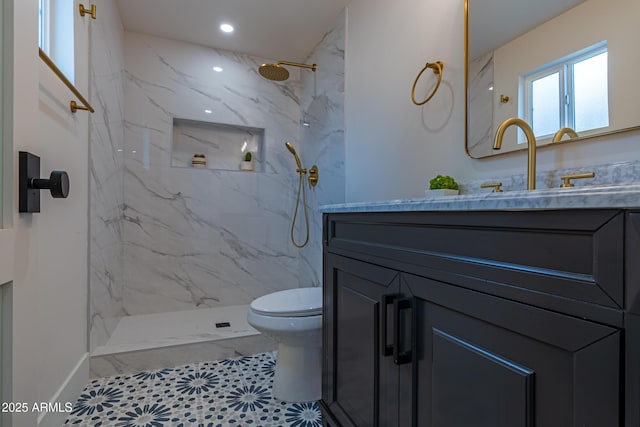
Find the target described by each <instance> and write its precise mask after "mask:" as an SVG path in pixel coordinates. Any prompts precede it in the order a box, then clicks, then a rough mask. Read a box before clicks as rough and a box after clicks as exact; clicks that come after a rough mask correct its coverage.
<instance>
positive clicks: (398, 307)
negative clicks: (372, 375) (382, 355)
mask: <svg viewBox="0 0 640 427" xmlns="http://www.w3.org/2000/svg"><path fill="white" fill-rule="evenodd" d="M411 309H412V304H411V300H410V299H408V298H403V299H399V300H395V301H394V303H393V311H394V317H395V319H394V323H395V325H394V329H395V331H394V337H393V363H395V364H396V365H404V364H405V363H411V356H412V355H411V348H412V346H413V339H412V336H413V333H414V331H413V313H412V312H411V311H409V319H410V320H409V325H408V328H407V326H405V322H404V321H403V317H402V314H403V313H404V312H406V311H407V310H411ZM405 339H407V341H409V346H408V349H406V350H404V347H403V345H404V340H405Z"/></svg>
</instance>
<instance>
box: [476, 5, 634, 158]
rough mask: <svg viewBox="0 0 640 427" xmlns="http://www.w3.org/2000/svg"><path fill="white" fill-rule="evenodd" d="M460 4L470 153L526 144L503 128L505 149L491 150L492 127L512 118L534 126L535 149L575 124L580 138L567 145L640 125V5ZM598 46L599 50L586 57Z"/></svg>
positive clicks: (481, 154)
mask: <svg viewBox="0 0 640 427" xmlns="http://www.w3.org/2000/svg"><path fill="white" fill-rule="evenodd" d="M465 1H466V6H467V7H466V15H465V17H466V21H465V22H466V23H465V26H466V27H467V28H468V31H467V32H466V40H467V42H466V48H467V49H466V58H467V63H466V69H465V71H466V73H467V75H466V76H467V78H466V82H467V86H466V96H467V102H466V107H467V116H466V140H465V142H466V145H465V148H466V150H467V153H468V154H469V155H470V156H471V157H473V158H482V157H487V156H493V155H499V154H502V153H506V152H509V151H514V150H521V149H523V147H524V144H519V143H518V142H519V141H520V140H521V139H520V138H518V137H517V132H516V130H515V129H510V130H508V131H507V133H506V134H505V138H504V139H503V145H502V150H500V151H498V152H497V151H495V150H493V149H492V146H493V137H494V135H495V132H496V130H497V128H498V126H499V125H500V123H502V122H504V120H506V119H508V118H510V117H520V118H522V119H524V120H526V121H527V122H529V123H530V124H531V123H532V122H534V124H533V127H534V129H535V132H536V134H538V135H539V136H540V137H541V138H540V140H539V144H538V145H547V144H551V143H552V138H551V137H550V136H551V135H553V133H554V132H556V131H558V130H559V129H560V128H562V127H571V128H574V129H576V131H577V132H578V134H579V138H571V140H572V141H576V140H583V139H585V138H592V137H595V136H602V135H607V134H611V133H616V132H623V131H629V130H637V129H640V117H639V116H638V114H637V112H638V111H640V93H639V89H638V85H637V84H636V81H637V70H638V69H640V49H638V48H637V46H636V45H637V41H638V40H640V26H639V25H638V24H637V17H638V16H640V1H638V0H536V1H531V0H491V1H488V0H465ZM598 46H600V47H601V48H603V50H602V51H601V52H590V53H587V51H586V49H591V48H593V49H596V50H597V48H598ZM580 55H587V56H584V57H579V56H580ZM563 61H564V62H566V64H565V65H563V66H561V67H560V68H559V69H551V68H549V69H547V70H546V72H541V71H542V70H543V69H544V68H545V67H547V66H548V67H552V66H559V65H561V64H562V63H563ZM533 71H537V72H541V73H540V74H537V75H535V76H534V75H532V74H531V73H532V72H533ZM556 72H557V73H558V74H557V75H555V73H556ZM526 77H531V78H530V80H531V81H530V82H529V86H535V89H533V91H534V92H535V94H532V93H531V89H532V87H529V92H530V93H529V95H528V99H527V100H523V99H522V98H523V97H525V94H526V92H527V90H526V89H527V86H526V85H524V84H523V80H524V79H525V78H526ZM552 81H553V82H552ZM603 82H605V83H603ZM551 83H553V84H552V85H551ZM563 86H564V87H563ZM567 90H568V92H567ZM543 92H548V93H550V94H552V95H551V96H552V98H546V97H545V98H543V97H542V93H543ZM534 98H535V100H534ZM607 110H608V113H607ZM526 114H528V116H527V117H525V115H526ZM554 127H556V129H553V128H554ZM565 139H569V138H565Z"/></svg>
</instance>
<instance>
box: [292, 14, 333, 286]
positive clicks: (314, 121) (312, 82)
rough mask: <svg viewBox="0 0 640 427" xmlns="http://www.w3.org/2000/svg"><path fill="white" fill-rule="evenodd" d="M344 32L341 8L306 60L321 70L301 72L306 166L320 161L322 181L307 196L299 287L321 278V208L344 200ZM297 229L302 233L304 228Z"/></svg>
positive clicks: (303, 150)
mask: <svg viewBox="0 0 640 427" xmlns="http://www.w3.org/2000/svg"><path fill="white" fill-rule="evenodd" d="M344 37H345V15H344V13H343V14H341V15H340V16H339V17H338V19H337V21H336V24H335V26H334V28H333V29H332V30H331V31H329V32H328V33H327V34H325V36H324V37H323V38H322V40H321V41H320V43H318V45H317V46H316V48H315V49H314V50H313V52H312V53H311V55H310V56H309V57H308V58H307V60H306V62H307V63H315V64H318V70H317V71H316V72H315V73H308V72H307V73H302V74H301V80H302V89H301V95H300V106H301V109H302V126H301V130H300V132H301V135H300V143H301V150H300V151H301V157H302V159H303V160H304V164H305V165H306V167H310V166H311V165H312V164H316V165H318V168H319V170H320V181H319V182H318V185H317V186H316V187H315V188H314V189H313V190H311V191H308V197H307V202H308V205H309V227H310V237H309V244H308V245H307V246H306V247H305V248H303V249H302V250H300V252H299V255H300V258H299V259H300V264H299V271H300V280H301V286H320V284H321V283H322V214H321V212H320V211H319V210H318V207H319V206H320V205H323V204H329V203H341V202H344V200H345V190H344V188H345V187H344V186H345V161H344V150H345V146H344V43H345V38H344ZM299 225H301V226H302V221H300V224H299ZM297 231H298V234H297V236H301V232H302V231H303V230H301V227H298V230H297Z"/></svg>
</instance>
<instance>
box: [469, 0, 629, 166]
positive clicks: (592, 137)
mask: <svg viewBox="0 0 640 427" xmlns="http://www.w3.org/2000/svg"><path fill="white" fill-rule="evenodd" d="M470 1H474V0H464V152H465V153H466V155H467V156H468V157H470V158H472V159H474V160H481V159H488V158H492V157H495V156H502V155H506V154H510V153H517V152H520V151H526V150H527V147H526V145H525V146H524V147H522V148H518V149H516V150H511V151H496V152H495V154H492V155H489V156H483V157H474V156H473V155H472V154H471V152H470V151H469V146H468V141H469V56H470V54H469V2H470ZM587 1H588V0H587ZM638 120H640V119H638ZM494 125H495V124H494ZM635 130H640V124H639V125H637V126H630V127H626V128H622V129H615V130H611V131H607V132H601V133H598V134H595V135H587V136H579V137H578V138H571V139H565V140H562V141H559V142H556V143H553V144H545V145H541V146H538V147H537V148H538V149H539V150H540V149H545V148H546V147H554V146H557V145H558V144H565V143H567V142H582V141H587V140H590V139H594V138H601V137H607V136H610V135H615V134H619V133H624V132H631V131H635Z"/></svg>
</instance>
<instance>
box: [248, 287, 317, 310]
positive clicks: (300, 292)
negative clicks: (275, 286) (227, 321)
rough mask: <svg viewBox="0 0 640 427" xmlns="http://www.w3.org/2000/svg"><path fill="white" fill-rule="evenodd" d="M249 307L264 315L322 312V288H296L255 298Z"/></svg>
mask: <svg viewBox="0 0 640 427" xmlns="http://www.w3.org/2000/svg"><path fill="white" fill-rule="evenodd" d="M251 309H252V310H253V311H254V312H256V313H258V314H263V315H265V316H279V317H294V316H299V317H302V316H315V315H318V314H322V288H296V289H288V290H286V291H279V292H274V293H272V294H268V295H265V296H262V297H260V298H257V299H255V300H254V301H253V302H252V303H251Z"/></svg>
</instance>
